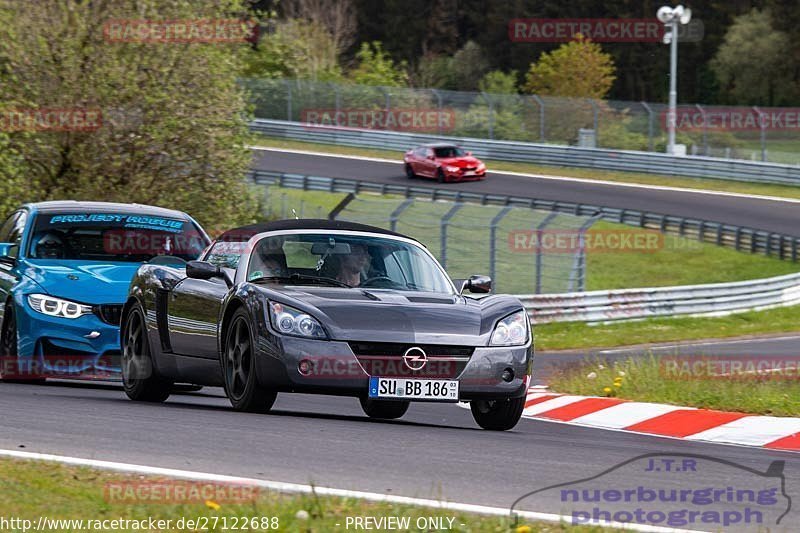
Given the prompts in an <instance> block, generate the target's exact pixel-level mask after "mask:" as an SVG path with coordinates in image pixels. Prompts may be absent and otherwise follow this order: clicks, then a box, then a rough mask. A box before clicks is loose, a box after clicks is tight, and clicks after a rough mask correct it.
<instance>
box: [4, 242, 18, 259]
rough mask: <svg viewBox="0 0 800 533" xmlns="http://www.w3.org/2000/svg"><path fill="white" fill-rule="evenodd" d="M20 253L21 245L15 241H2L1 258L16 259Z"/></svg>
mask: <svg viewBox="0 0 800 533" xmlns="http://www.w3.org/2000/svg"><path fill="white" fill-rule="evenodd" d="M18 253H19V245H18V244H16V243H13V242H3V243H0V260H2V259H5V260H6V261H9V260H10V261H16V260H17V254H18Z"/></svg>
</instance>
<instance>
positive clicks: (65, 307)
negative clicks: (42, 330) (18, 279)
mask: <svg viewBox="0 0 800 533" xmlns="http://www.w3.org/2000/svg"><path fill="white" fill-rule="evenodd" d="M28 305H30V306H31V309H33V310H34V311H36V312H37V313H42V314H44V315H48V316H58V317H61V318H78V317H81V316H83V315H89V314H91V313H92V306H91V305H83V304H79V303H77V302H72V301H70V300H64V299H62V298H56V297H54V296H49V295H47V294H29V295H28Z"/></svg>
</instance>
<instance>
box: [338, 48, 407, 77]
mask: <svg viewBox="0 0 800 533" xmlns="http://www.w3.org/2000/svg"><path fill="white" fill-rule="evenodd" d="M356 60H357V66H356V68H354V69H353V70H351V71H350V72H349V73H348V77H349V78H350V80H351V81H352V82H353V83H357V84H359V85H373V86H383V87H404V86H406V85H408V73H407V68H408V66H407V64H406V62H405V61H402V62H400V63H395V61H394V60H393V59H392V58H391V56H389V53H388V52H386V51H385V50H384V49H383V45H382V44H381V43H380V42H379V41H373V42H371V43H361V48H360V49H359V51H358V53H356Z"/></svg>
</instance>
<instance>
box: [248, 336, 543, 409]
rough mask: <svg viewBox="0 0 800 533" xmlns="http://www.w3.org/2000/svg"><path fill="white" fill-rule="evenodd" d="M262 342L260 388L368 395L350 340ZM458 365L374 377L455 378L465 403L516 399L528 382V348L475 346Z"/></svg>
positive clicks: (365, 375)
mask: <svg viewBox="0 0 800 533" xmlns="http://www.w3.org/2000/svg"><path fill="white" fill-rule="evenodd" d="M263 341H265V342H262V343H261V348H262V349H261V351H260V353H259V357H258V358H257V367H256V372H257V375H258V379H259V382H260V383H261V384H262V385H263V386H265V387H269V388H272V389H274V390H277V391H290V392H316V393H324V394H338V395H345V396H364V395H366V394H367V390H368V387H369V378H370V373H369V372H368V371H367V370H365V368H364V365H363V364H362V363H361V362H359V359H358V357H356V355H355V354H354V353H353V350H352V349H351V347H350V344H349V343H348V342H344V341H320V340H310V339H302V338H295V337H284V336H278V335H271V336H270V337H269V338H268V339H266V338H264V339H263ZM399 355H402V354H398V356H399ZM301 362H306V363H310V366H311V368H312V370H311V372H306V373H305V374H303V373H301V371H300V363H301ZM397 363H398V365H397V366H396V367H394V368H400V366H401V365H403V363H402V360H401V359H399V357H398V358H397ZM429 364H433V362H432V361H431V362H429ZM462 366H463V369H460V370H459V371H458V372H457V373H456V374H450V375H447V372H446V371H442V372H440V371H438V370H433V372H432V373H430V374H428V375H396V374H391V375H387V374H385V373H383V374H380V373H377V372H376V374H375V375H378V376H380V377H417V378H420V379H426V378H428V379H456V380H458V381H459V400H465V401H469V400H476V399H503V398H518V397H520V396H524V395H525V393H526V391H527V389H528V386H529V385H530V373H531V367H532V352H531V346H530V345H528V346H511V347H477V348H475V349H474V351H473V353H472V355H471V356H469V360H468V361H467V362H466V364H465V365H462ZM384 368H385V367H384ZM441 368H444V367H441ZM448 368H452V367H448ZM509 369H510V370H511V372H513V378H512V379H511V380H510V381H505V380H504V379H503V373H504V372H505V371H506V370H509ZM423 372H424V371H423Z"/></svg>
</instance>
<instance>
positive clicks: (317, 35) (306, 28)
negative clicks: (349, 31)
mask: <svg viewBox="0 0 800 533" xmlns="http://www.w3.org/2000/svg"><path fill="white" fill-rule="evenodd" d="M244 75H245V76H247V77H253V78H270V79H275V78H292V79H306V80H314V81H339V80H341V79H342V78H343V74H342V69H341V67H340V66H339V58H338V54H337V51H336V47H335V45H334V41H333V37H332V36H331V34H330V32H329V31H328V30H327V29H326V28H325V27H324V26H322V25H321V24H320V23H318V22H311V21H307V20H303V19H291V20H284V21H280V22H277V23H275V31H274V33H272V34H270V35H267V36H266V37H265V38H263V39H261V40H260V41H259V43H258V45H257V46H256V47H255V49H253V50H251V51H250V52H249V53H247V54H246V56H245V69H244Z"/></svg>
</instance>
